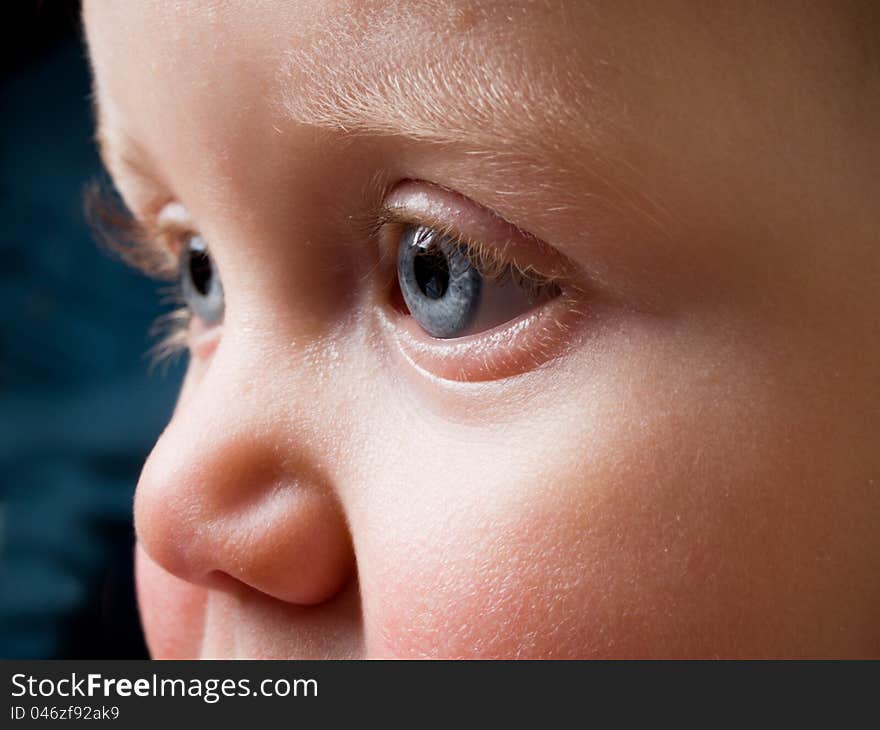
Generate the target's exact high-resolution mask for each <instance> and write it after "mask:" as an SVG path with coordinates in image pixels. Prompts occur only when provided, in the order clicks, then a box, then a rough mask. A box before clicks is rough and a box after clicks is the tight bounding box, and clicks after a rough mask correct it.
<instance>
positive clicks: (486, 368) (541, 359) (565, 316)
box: [379, 293, 589, 382]
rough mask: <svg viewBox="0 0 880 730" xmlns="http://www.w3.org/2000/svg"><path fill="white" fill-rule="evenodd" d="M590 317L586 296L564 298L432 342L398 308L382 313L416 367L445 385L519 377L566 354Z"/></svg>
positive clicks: (386, 328)
mask: <svg viewBox="0 0 880 730" xmlns="http://www.w3.org/2000/svg"><path fill="white" fill-rule="evenodd" d="M588 316H589V307H588V306H587V304H586V302H585V301H584V300H583V299H582V298H581V297H577V296H575V297H570V296H567V295H566V294H565V293H563V294H562V295H560V296H559V297H557V298H556V299H554V300H552V301H549V302H547V303H545V304H544V305H542V306H540V307H539V308H538V309H536V310H534V311H532V312H530V313H529V314H527V315H525V316H523V317H521V318H519V319H516V320H514V321H512V322H508V323H506V324H503V325H500V326H498V327H495V328H493V329H491V330H489V331H487V332H483V333H480V334H475V335H470V336H467V337H461V338H456V339H450V340H439V339H435V338H432V337H430V336H428V335H426V334H425V333H424V332H423V331H422V330H421V328H420V327H419V325H418V324H417V323H416V322H415V321H414V320H413V319H412V317H409V316H404V315H402V314H401V313H400V312H395V311H394V310H393V309H385V310H380V312H379V324H380V327H381V329H382V330H383V332H384V335H385V337H386V339H387V340H388V341H390V342H391V343H393V344H394V345H395V348H396V349H397V350H398V351H399V353H400V355H401V356H402V357H403V358H404V359H405V360H406V361H407V362H408V363H409V364H410V365H411V366H414V367H416V368H417V369H420V370H424V371H426V373H428V374H429V375H431V376H433V377H437V378H441V379H443V380H451V381H459V382H482V381H489V380H500V379H503V378H509V377H512V376H514V375H519V374H521V373H524V372H527V371H529V370H534V369H535V368H537V367H540V366H542V365H543V364H545V363H547V362H549V361H551V360H553V359H555V358H557V357H559V356H561V355H563V354H564V353H565V351H566V350H567V348H568V347H569V346H570V345H571V343H572V341H573V339H574V338H575V337H576V335H577V330H578V328H579V326H580V325H581V323H582V321H583V320H584V319H585V318H587V317H588Z"/></svg>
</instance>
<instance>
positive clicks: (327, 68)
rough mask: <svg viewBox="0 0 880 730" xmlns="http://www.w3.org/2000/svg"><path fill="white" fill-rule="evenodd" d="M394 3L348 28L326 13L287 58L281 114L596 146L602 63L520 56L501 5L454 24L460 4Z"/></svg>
mask: <svg viewBox="0 0 880 730" xmlns="http://www.w3.org/2000/svg"><path fill="white" fill-rule="evenodd" d="M391 6H392V7H390V8H389V7H386V8H381V7H380V8H375V9H373V11H372V12H371V13H369V14H368V15H367V17H366V18H365V19H364V20H363V21H362V22H361V24H360V26H359V30H356V31H354V32H352V31H351V29H349V28H347V27H345V26H344V25H339V24H340V23H341V22H343V21H344V19H342V20H339V19H336V23H335V24H334V22H333V19H331V20H330V22H329V23H328V25H327V27H325V28H324V30H323V32H322V33H321V35H320V37H319V38H318V39H316V40H314V41H313V42H311V43H308V44H307V45H305V46H303V47H294V48H292V49H289V50H288V51H287V52H286V53H285V54H284V57H283V61H282V63H281V66H280V69H279V76H280V78H278V79H277V81H278V83H277V88H279V89H281V96H280V99H279V106H280V107H281V108H282V110H283V114H284V116H285V117H287V119H289V120H291V121H293V122H295V123H300V124H303V125H307V126H315V127H320V128H326V129H333V130H337V131H341V132H345V133H350V134H375V135H389V136H401V137H409V138H412V139H415V140H420V141H427V142H437V143H452V144H463V145H465V146H467V147H472V148H474V149H475V150H484V151H486V152H507V151H515V152H517V153H518V154H520V155H524V156H527V155H528V156H539V157H540V158H541V159H546V157H547V156H548V153H549V154H550V155H552V154H553V153H554V152H564V156H565V157H568V158H570V157H571V152H572V149H573V148H575V149H576V148H583V147H587V146H589V147H591V148H592V147H596V146H597V145H596V143H597V141H598V137H599V136H600V131H601V129H600V128H601V122H602V117H603V113H604V112H603V107H604V106H605V104H604V103H602V102H603V100H602V99H601V96H602V92H601V91H600V89H601V86H596V85H595V83H594V81H595V79H593V78H591V73H593V72H594V71H596V72H597V73H598V69H599V68H600V67H602V63H601V61H600V60H598V59H594V58H590V57H589V54H587V53H584V55H583V57H582V58H580V59H579V60H580V61H582V62H575V61H574V59H566V60H568V61H571V62H570V63H568V64H566V65H565V66H564V67H562V68H559V67H557V66H553V65H550V64H543V63H541V61H540V59H532V60H531V61H527V60H524V59H525V58H527V57H529V56H533V55H534V54H528V53H527V52H526V50H525V48H524V47H523V45H522V43H523V41H521V40H519V41H517V38H516V34H515V33H514V34H512V35H511V34H510V32H509V31H505V30H504V29H503V23H499V22H498V21H499V18H496V17H495V14H496V13H497V12H500V11H495V10H491V9H484V10H482V11H479V12H477V11H472V13H471V15H470V16H469V17H468V18H467V28H466V29H465V30H464V31H462V30H461V29H460V28H458V27H457V26H458V25H459V24H460V23H461V22H462V20H461V18H460V17H459V16H460V13H461V11H460V10H456V9H454V8H448V7H444V4H443V3H425V4H424V5H423V4H406V5H398V4H391ZM536 22H537V21H536ZM337 25H339V27H337ZM539 27H540V26H539ZM401 38H408V39H409V40H408V42H407V41H404V42H400V40H399V39H401ZM517 43H520V45H516V44H517Z"/></svg>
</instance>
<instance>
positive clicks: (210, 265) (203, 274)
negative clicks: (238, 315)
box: [179, 236, 224, 325]
mask: <svg viewBox="0 0 880 730" xmlns="http://www.w3.org/2000/svg"><path fill="white" fill-rule="evenodd" d="M179 267H180V291H181V293H182V294H183V300H184V302H186V306H187V307H189V309H190V311H191V312H192V313H193V314H194V315H195V316H196V317H198V318H199V319H200V320H202V322H204V323H205V324H208V325H211V324H216V323H218V322H219V321H220V320H222V319H223V310H224V299H223V284H221V283H220V276H219V274H218V273H217V269H216V267H215V266H214V262H213V260H212V259H211V255H210V254H209V253H208V247H207V245H206V244H205V240H204V239H203V238H202V237H201V236H190V237H189V238H188V239H187V241H186V245H185V246H183V248H181V251H180V262H179Z"/></svg>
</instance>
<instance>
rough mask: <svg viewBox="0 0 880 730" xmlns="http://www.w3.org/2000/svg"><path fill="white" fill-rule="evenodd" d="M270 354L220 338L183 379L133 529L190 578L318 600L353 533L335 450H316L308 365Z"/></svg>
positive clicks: (339, 580)
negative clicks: (197, 373) (193, 376)
mask: <svg viewBox="0 0 880 730" xmlns="http://www.w3.org/2000/svg"><path fill="white" fill-rule="evenodd" d="M272 357H273V355H272V350H271V348H261V347H259V346H256V345H254V343H250V345H248V346H247V347H244V346H236V343H234V342H232V341H228V342H222V343H221V344H220V346H219V347H218V349H217V351H216V353H215V354H214V358H213V361H212V362H211V363H210V366H209V367H208V368H207V369H206V370H205V372H204V373H203V375H202V377H201V379H200V380H199V382H197V383H189V384H188V385H187V386H186V387H185V389H184V391H185V392H184V395H183V397H182V398H181V402H180V404H179V406H178V409H177V411H176V412H175V416H174V418H173V420H172V422H171V423H170V424H169V426H168V428H167V429H166V431H165V432H164V433H163V435H162V437H161V438H160V440H159V442H158V443H157V445H156V447H155V449H154V450H153V453H152V454H151V455H150V458H149V459H148V461H147V464H146V465H145V467H144V470H143V472H142V475H141V479H140V482H139V483H138V488H137V493H136V498H135V522H136V528H137V534H138V540H139V542H140V543H141V545H142V547H143V548H144V549H145V551H146V552H147V554H148V555H149V556H150V557H151V558H152V559H153V560H154V561H155V562H157V563H159V564H160V565H161V566H162V567H163V568H165V569H166V570H168V571H169V572H171V573H173V574H175V575H177V576H179V577H181V578H183V579H185V580H188V581H190V582H193V583H198V584H207V585H211V584H213V583H214V582H216V581H217V580H218V579H219V580H221V581H223V580H228V577H227V576H231V577H232V578H234V579H235V580H238V581H240V582H242V583H244V584H246V585H249V586H251V587H252V588H254V589H256V590H258V591H261V592H263V593H266V594H268V595H271V596H273V597H276V598H279V599H281V600H284V601H289V602H293V603H302V604H314V603H318V602H321V601H324V600H326V599H328V598H330V597H332V596H333V595H334V594H335V593H336V592H338V591H339V590H340V589H341V588H342V587H343V586H344V585H345V583H347V581H348V580H349V578H350V577H351V575H352V573H353V571H354V555H353V550H352V543H351V538H350V535H349V532H348V527H347V521H346V517H345V514H344V511H343V508H342V505H341V503H340V501H339V498H338V494H337V490H336V485H335V484H334V483H333V475H332V474H331V473H328V471H327V469H326V466H327V463H328V461H332V459H327V458H326V457H327V455H326V454H321V453H319V452H318V451H317V450H316V449H318V448H320V445H321V444H326V443H327V440H328V439H327V438H326V435H325V434H322V433H320V429H321V426H320V418H319V415H318V411H319V409H318V408H316V404H315V398H314V396H313V387H312V384H311V382H310V381H311V379H312V378H311V375H310V373H311V368H310V367H309V366H308V363H307V362H301V363H298V364H297V365H298V366H294V367H289V366H283V364H281V363H278V362H277V361H276V362H274V363H273V361H272ZM274 357H276V358H277V357H278V355H277V353H276V354H275V356H274ZM254 362H257V363H258V364H259V365H258V366H255V365H254ZM273 365H277V367H273Z"/></svg>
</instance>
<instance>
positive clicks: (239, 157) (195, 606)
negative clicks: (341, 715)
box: [84, 0, 880, 658]
mask: <svg viewBox="0 0 880 730" xmlns="http://www.w3.org/2000/svg"><path fill="white" fill-rule="evenodd" d="M710 5H713V4H710ZM84 18H85V26H86V33H87V38H88V44H89V52H90V54H91V59H92V64H93V69H94V75H95V92H96V100H97V106H98V121H99V126H100V132H99V138H100V140H101V144H102V153H103V155H104V159H105V161H106V163H107V166H108V168H109V169H110V171H111V172H112V174H113V176H114V180H115V182H116V185H117V187H118V189H119V190H120V192H121V193H122V195H123V197H124V199H125V201H126V203H127V205H128V207H129V208H130V209H131V210H132V212H133V213H134V214H135V215H136V216H137V217H138V218H139V219H141V220H142V221H144V222H151V221H154V220H155V219H156V218H157V216H159V214H160V211H161V210H162V209H163V206H166V205H167V204H168V203H169V202H175V203H180V204H182V206H183V207H184V208H185V210H186V211H187V214H188V215H189V216H190V217H191V225H192V227H193V228H194V229H196V230H198V232H199V233H200V234H201V235H202V236H203V237H204V239H205V240H206V241H207V242H208V245H209V246H210V249H211V254H212V256H213V257H214V261H215V263H216V265H217V267H218V270H219V272H220V274H221V276H222V281H223V287H224V291H225V297H226V310H225V319H224V321H223V323H222V325H221V326H216V327H212V328H206V327H202V328H200V327H199V326H198V322H195V323H194V324H193V325H192V327H191V332H190V335H189V337H190V349H191V357H190V367H189V371H188V375H187V378H186V382H185V385H184V387H183V391H182V393H181V397H180V401H179V404H178V406H177V409H176V412H175V414H174V417H173V419H172V421H171V423H170V425H169V426H168V428H167V429H166V431H165V432H164V433H163V435H162V436H161V438H160V440H159V442H158V444H157V445H156V447H155V449H154V451H153V453H152V454H151V456H150V457H149V460H148V462H147V464H146V466H145V468H144V471H143V475H142V477H141V480H140V482H139V484H138V488H137V496H136V501H135V519H136V528H137V536H138V547H137V569H138V593H139V601H140V606H141V611H142V615H143V621H144V625H145V629H146V633H147V638H148V643H149V646H150V650H151V652H152V653H153V655H154V656H157V657H233V656H234V657H272V658H287V657H291V658H293V657H484V658H485V657H521V658H574V657H578V658H599V657H640V658H659V657H666V658H683V657H707V658H708V657H726V658H735V657H874V658H878V657H880V529H878V525H880V437H878V422H880V418H878V417H880V377H878V362H880V326H878V321H880V318H878V314H880V285H878V282H880V240H878V235H880V234H878V231H880V143H878V139H880V137H878V134H877V130H878V129H880V94H878V93H877V89H878V88H880V44H878V43H877V36H878V32H880V16H878V12H877V8H876V6H875V5H873V4H871V3H867V2H864V3H858V2H853V3H849V2H839V1H834V2H832V1H831V0H829V1H828V2H803V3H756V4H742V3H738V4H734V5H730V6H727V5H720V4H718V6H717V7H714V8H710V7H708V6H706V5H705V4H700V3H688V2H664V3H657V4H647V5H646V4H642V3H634V2H633V3H631V2H617V1H615V2H604V0H596V1H595V2H575V1H572V2H562V1H560V2H556V1H553V0H548V1H547V2H535V3H506V2H488V0H486V1H481V2H454V1H453V2H450V1H444V2H436V3H435V2H419V3H393V2H389V3H382V2H377V3H346V2H324V1H321V2H317V1H315V2H277V3H274V2H253V3H234V2H222V1H217V2H187V3H176V2H137V3H128V2H126V3H114V2H107V1H106V0H88V1H87V2H86V3H85V8H84ZM389 196H392V197H393V196H397V198H396V200H397V202H399V204H400V205H401V206H403V207H405V208H407V210H409V212H410V213H411V214H412V216H413V217H419V216H426V217H428V218H430V222H432V223H436V222H438V221H437V220H435V219H436V218H437V217H441V216H442V217H447V218H449V219H450V220H448V221H445V222H448V223H449V225H453V226H459V227H467V228H468V229H469V230H473V231H475V232H476V233H475V235H478V236H481V237H483V236H484V237H487V238H489V239H491V238H492V237H493V236H498V235H501V238H502V239H504V240H505V241H506V240H507V238H510V237H516V236H518V235H520V234H522V237H521V238H520V239H517V240H518V243H517V244H516V246H515V247H513V248H505V247H504V245H502V246H501V250H503V251H505V252H508V251H512V250H514V249H515V250H516V252H517V254H516V255H517V256H521V257H526V258H529V257H531V258H530V260H534V262H535V267H536V268H537V269H538V270H541V269H542V267H543V270H544V271H545V272H546V271H548V270H551V269H553V270H554V271H555V270H556V269H560V270H564V272H565V273H564V275H563V280H564V284H563V286H562V289H563V290H564V297H561V298H559V299H557V300H555V302H554V303H552V304H550V305H548V306H546V307H539V308H538V311H533V312H523V313H519V314H518V315H517V317H518V319H517V321H516V322H514V323H513V324H512V325H510V326H507V325H504V326H502V327H500V328H497V329H496V330H495V331H494V332H491V333H489V334H488V335H487V336H483V337H481V336H479V335H476V336H475V337H472V338H463V339H462V341H455V340H448V341H437V340H432V338H430V337H429V336H428V335H427V334H425V333H423V332H421V331H420V330H419V328H418V326H417V325H416V324H415V323H414V321H413V319H412V318H411V317H408V316H406V315H405V313H404V312H401V311H400V308H399V307H398V306H396V305H394V303H393V302H392V301H391V297H390V296H389V290H390V287H389V283H388V277H387V276H385V274H383V273H382V272H383V271H384V269H383V266H384V263H383V262H384V261H385V258H387V257H384V256H383V255H382V253H381V251H380V248H381V243H377V239H376V236H375V235H373V233H372V232H370V231H369V226H368V225H367V226H365V225H364V224H363V222H364V221H365V220H366V221H367V222H369V219H370V217H371V216H372V215H373V211H374V210H375V208H376V206H377V205H381V204H382V202H383V200H384V201H386V202H387V199H388V198H389ZM489 211H491V212H489ZM493 214H494V215H493ZM439 222H441V223H442V222H444V221H439ZM499 226H502V227H504V226H506V227H507V228H506V230H507V231H508V233H504V234H498V230H499ZM510 231H515V232H516V233H515V234H513V233H510ZM485 243H486V244H487V245H490V246H491V245H496V244H497V241H493V240H486V241H485ZM502 243H504V241H502Z"/></svg>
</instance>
